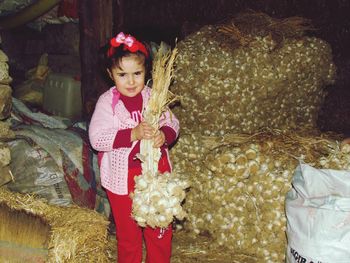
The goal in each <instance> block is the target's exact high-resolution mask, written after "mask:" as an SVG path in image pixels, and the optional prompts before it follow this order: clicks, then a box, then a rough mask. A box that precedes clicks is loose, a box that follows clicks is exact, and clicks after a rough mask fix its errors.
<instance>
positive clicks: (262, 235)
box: [172, 132, 350, 263]
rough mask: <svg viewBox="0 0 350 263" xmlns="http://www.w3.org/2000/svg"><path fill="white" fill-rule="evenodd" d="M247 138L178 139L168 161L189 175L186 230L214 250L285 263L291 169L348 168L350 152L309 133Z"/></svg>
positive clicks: (267, 133)
mask: <svg viewBox="0 0 350 263" xmlns="http://www.w3.org/2000/svg"><path fill="white" fill-rule="evenodd" d="M246 138H247V139H246V140H245V141H243V142H242V143H237V141H235V140H234V139H232V138H230V136H228V135H226V136H224V137H214V136H211V137H206V136H202V135H200V134H199V133H195V134H192V135H184V136H182V137H180V140H179V142H178V144H177V145H175V147H174V148H173V149H172V155H173V156H172V158H174V159H183V161H182V162H177V163H176V164H177V165H180V166H181V167H178V166H175V170H179V171H181V172H182V173H187V174H191V176H190V177H189V179H190V180H191V190H190V191H189V192H188V193H187V197H186V202H185V205H184V207H185V209H186V211H187V212H188V217H187V220H186V221H185V225H184V227H185V229H187V230H189V231H190V232H191V233H192V234H194V235H197V234H200V233H206V234H209V235H210V236H211V237H212V239H213V240H214V242H213V243H212V246H214V247H219V246H221V247H224V248H228V249H230V250H232V251H234V252H235V253H240V254H242V253H244V254H247V255H252V256H256V257H257V258H259V259H260V260H261V262H271V263H275V262H283V260H284V256H285V246H286V237H285V228H286V217H285V213H284V200H285V195H286V193H287V192H288V190H289V189H290V187H291V184H290V182H291V178H292V176H293V172H294V169H295V167H296V166H297V165H298V162H299V161H300V160H301V161H304V162H307V163H309V164H311V165H313V166H315V167H318V168H325V167H324V166H323V164H324V163H325V160H327V163H331V164H332V165H333V168H334V169H348V168H349V160H350V147H349V146H345V147H343V149H340V148H339V144H338V143H337V141H336V140H335V139H332V138H326V137H324V136H323V135H322V136H321V135H319V134H318V135H315V134H314V133H312V134H311V133H308V132H307V133H303V134H302V135H300V134H294V133H284V134H282V133H271V132H266V133H261V134H258V135H257V136H251V137H249V136H247V137H246ZM208 139H210V140H211V143H208ZM213 142H214V143H213ZM191 145H193V147H191ZM199 145H201V147H200V146H199ZM191 157H192V158H193V159H191ZM186 158H187V161H186V160H184V159H186Z"/></svg>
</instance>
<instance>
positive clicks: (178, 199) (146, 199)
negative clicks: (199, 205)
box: [131, 173, 189, 228]
mask: <svg viewBox="0 0 350 263" xmlns="http://www.w3.org/2000/svg"><path fill="white" fill-rule="evenodd" d="M188 187H189V184H188V182H187V181H186V180H182V179H180V178H176V177H175V176H174V174H170V173H165V174H157V175H156V176H154V175H152V174H150V173H145V174H142V176H137V177H135V191H134V193H132V194H131V197H132V198H133V207H132V214H133V217H134V219H135V220H136V221H137V223H138V224H139V225H140V226H142V227H145V226H146V225H148V226H151V227H164V228H165V227H167V226H168V225H169V224H170V223H171V222H172V221H173V219H174V217H176V218H177V219H179V220H182V219H184V217H185V215H186V213H185V211H184V210H183V208H182V207H181V203H182V201H183V200H184V198H185V196H186V194H185V189H187V188H188Z"/></svg>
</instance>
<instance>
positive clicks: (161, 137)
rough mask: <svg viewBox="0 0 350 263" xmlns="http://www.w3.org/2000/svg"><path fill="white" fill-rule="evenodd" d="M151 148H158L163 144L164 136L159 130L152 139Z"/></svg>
mask: <svg viewBox="0 0 350 263" xmlns="http://www.w3.org/2000/svg"><path fill="white" fill-rule="evenodd" d="M153 142H154V143H153V147H154V148H160V147H161V146H162V145H163V144H164V143H165V134H164V132H162V131H161V130H158V131H157V132H156V134H155V135H154V138H153Z"/></svg>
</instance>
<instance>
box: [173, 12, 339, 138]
mask: <svg viewBox="0 0 350 263" xmlns="http://www.w3.org/2000/svg"><path fill="white" fill-rule="evenodd" d="M306 22H307V20H306V19H302V18H295V17H291V18H288V19H283V20H282V19H273V18H271V17H269V16H267V15H265V14H262V13H243V14H240V15H237V16H236V17H234V18H233V19H232V20H230V21H228V22H227V23H224V24H221V25H209V26H204V27H203V28H201V29H200V30H199V31H197V32H195V33H193V34H191V35H189V36H187V37H186V38H185V39H184V40H182V41H180V42H179V43H178V50H179V51H178V52H179V54H178V59H177V61H176V69H175V72H174V84H173V85H172V91H173V92H174V93H176V94H181V96H182V99H181V107H176V108H175V109H174V113H175V114H176V116H177V117H178V118H179V119H180V120H181V124H182V125H181V127H182V130H183V131H184V132H191V131H193V132H201V133H202V134H204V135H217V136H218V135H224V134H226V133H230V132H235V133H254V132H256V131H258V130H259V129H260V128H261V127H266V126H268V127H271V128H277V129H282V130H287V129H289V128H295V127H297V126H303V125H312V126H313V127H316V119H317V115H318V112H319V109H320V107H321V105H322V104H323V101H324V98H325V95H326V91H327V90H326V89H325V87H326V86H327V85H330V84H332V83H334V80H335V71H336V69H335V65H334V63H333V58H332V51H331V48H330V45H329V44H328V43H327V42H325V41H323V40H321V39H319V38H316V37H308V36H305V34H304V31H305V32H306V29H308V27H307V26H305V24H306ZM309 24H310V23H309ZM310 28H311V24H310ZM188 112H191V114H190V115H189V114H188Z"/></svg>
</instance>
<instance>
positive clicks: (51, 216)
mask: <svg viewBox="0 0 350 263" xmlns="http://www.w3.org/2000/svg"><path fill="white" fill-rule="evenodd" d="M3 206H6V207H8V208H10V209H11V210H12V211H14V213H13V214H14V216H15V215H16V211H23V212H26V213H28V214H30V215H33V216H36V217H40V218H41V219H42V221H43V222H46V223H47V224H48V225H49V227H50V229H51V231H50V236H49V237H48V246H47V247H48V260H47V261H45V262H84V263H85V262H101V263H102V262H108V261H109V260H110V256H109V255H110V251H109V247H108V243H107V242H108V239H107V228H108V224H109V222H108V220H106V219H105V218H104V217H103V216H102V215H100V214H98V213H97V212H95V211H92V210H88V209H84V208H80V207H77V206H70V207H58V206H53V205H48V204H47V202H46V201H45V200H43V199H38V198H36V197H34V196H32V195H28V194H26V195H23V194H18V193H12V192H9V191H7V190H5V188H0V208H1V207H3ZM5 223H6V222H1V224H0V227H1V228H2V227H3V226H4V225H6V224H5ZM7 223H8V225H11V221H10V222H7ZM12 226H13V227H14V225H12ZM11 231H12V234H11V235H13V233H14V232H16V229H10V231H9V230H7V232H11ZM0 232H3V231H2V230H1V231H0ZM31 234H32V235H33V237H35V233H31Z"/></svg>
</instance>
